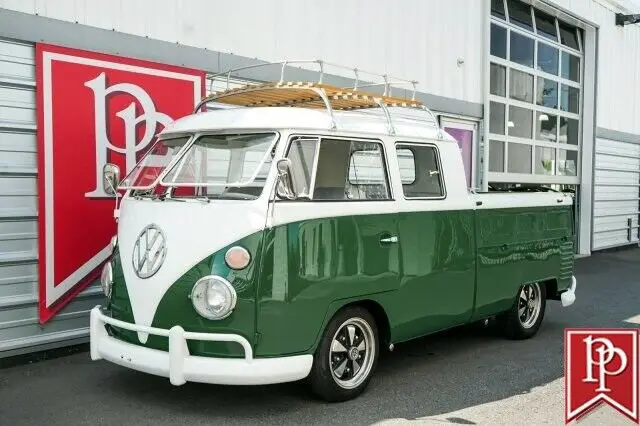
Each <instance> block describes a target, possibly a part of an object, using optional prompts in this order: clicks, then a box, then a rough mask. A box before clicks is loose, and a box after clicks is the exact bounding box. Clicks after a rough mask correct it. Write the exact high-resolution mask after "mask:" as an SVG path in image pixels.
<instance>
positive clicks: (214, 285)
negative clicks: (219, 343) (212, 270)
mask: <svg viewBox="0 0 640 426" xmlns="http://www.w3.org/2000/svg"><path fill="white" fill-rule="evenodd" d="M236 300H237V295H236V290H235V289H234V288H233V286H232V285H231V283H229V281H227V280H225V279H224V278H221V277H218V276H208V277H204V278H201V279H199V280H198V282H196V283H195V285H194V286H193V289H192V290H191V303H193V308H194V309H195V310H196V312H198V313H199V314H200V315H202V316H203V317H205V318H208V319H212V320H220V319H223V318H226V317H228V316H229V315H231V312H232V311H233V308H235V306H236Z"/></svg>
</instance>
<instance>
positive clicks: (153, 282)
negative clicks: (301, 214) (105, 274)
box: [118, 198, 267, 343]
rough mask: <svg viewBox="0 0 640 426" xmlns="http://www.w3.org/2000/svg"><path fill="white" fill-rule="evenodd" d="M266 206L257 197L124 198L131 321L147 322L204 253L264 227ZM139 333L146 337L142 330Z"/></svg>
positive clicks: (122, 249)
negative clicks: (201, 198) (238, 199)
mask: <svg viewBox="0 0 640 426" xmlns="http://www.w3.org/2000/svg"><path fill="white" fill-rule="evenodd" d="M266 209H267V205H266V203H263V202H261V201H260V200H255V201H246V200H243V201H228V200H220V201H218V200H212V201H211V202H209V203H206V202H200V201H191V200H190V201H176V200H165V201H160V200H150V199H143V200H136V199H132V198H125V199H124V200H123V201H122V205H121V210H120V219H119V224H118V246H119V256H120V262H121V265H122V273H123V276H124V281H125V283H126V288H127V293H128V295H129V301H130V304H131V311H132V314H133V319H134V321H135V323H136V324H139V325H144V326H151V324H152V322H153V319H154V315H155V313H156V310H157V308H158V305H159V304H160V301H161V300H162V298H163V296H164V295H165V293H166V292H167V290H168V289H169V288H170V287H171V285H172V284H173V283H175V282H176V280H178V279H179V278H180V277H181V276H183V275H184V273H185V272H186V271H188V270H189V269H190V268H192V267H193V266H194V265H196V264H197V263H198V262H200V261H201V260H202V259H203V258H205V257H207V256H209V255H211V253H213V252H215V251H217V250H220V249H221V248H223V247H225V246H227V245H229V244H232V243H233V242H235V241H238V240H239V239H241V238H243V237H245V236H248V235H250V234H253V233H255V232H258V231H260V230H262V229H264V226H265V217H266ZM194 284H195V283H194ZM138 338H139V339H140V342H141V343H145V342H146V340H147V334H146V333H139V334H138Z"/></svg>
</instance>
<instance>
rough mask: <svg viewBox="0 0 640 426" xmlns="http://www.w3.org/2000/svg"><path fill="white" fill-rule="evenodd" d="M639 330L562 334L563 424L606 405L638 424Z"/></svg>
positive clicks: (575, 331) (639, 398) (572, 331)
mask: <svg viewBox="0 0 640 426" xmlns="http://www.w3.org/2000/svg"><path fill="white" fill-rule="evenodd" d="M639 332H640V330H638V329H623V328H617V329H598V328H596V329H566V330H565V341H564V343H565V393H566V394H565V398H566V401H565V423H570V422H572V421H574V420H577V419H580V418H583V417H584V416H586V415H587V414H588V413H590V412H591V411H593V410H594V409H595V408H596V407H598V406H599V405H601V404H605V403H606V404H609V405H610V406H611V407H613V408H615V409H616V410H617V411H619V412H620V413H622V414H624V415H625V416H627V417H628V418H629V419H630V420H632V421H633V422H634V423H640V412H639V407H638V405H639V404H640V397H639V395H638V381H639V380H640V373H639V371H638V369H639V368H640V358H639V356H638V355H639V354H638V352H639V346H638V345H639V337H640V334H639Z"/></svg>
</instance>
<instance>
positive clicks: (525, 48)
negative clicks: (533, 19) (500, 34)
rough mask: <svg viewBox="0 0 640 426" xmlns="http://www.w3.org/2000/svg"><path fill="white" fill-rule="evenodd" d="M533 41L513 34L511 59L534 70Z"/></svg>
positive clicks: (510, 50)
mask: <svg viewBox="0 0 640 426" xmlns="http://www.w3.org/2000/svg"><path fill="white" fill-rule="evenodd" d="M533 45H534V41H533V39H530V38H529V37H525V36H523V35H520V34H518V33H516V32H513V31H512V32H511V47H510V49H509V52H510V55H511V57H510V59H511V61H513V62H516V63H518V64H520V65H524V66H527V67H531V68H533V50H534V49H533Z"/></svg>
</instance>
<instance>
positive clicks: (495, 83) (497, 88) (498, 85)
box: [490, 64, 507, 96]
mask: <svg viewBox="0 0 640 426" xmlns="http://www.w3.org/2000/svg"><path fill="white" fill-rule="evenodd" d="M490 86H491V87H490V90H491V94H492V95H496V96H506V90H507V89H506V86H507V69H506V68H505V67H503V66H502V65H498V64H491V84H490Z"/></svg>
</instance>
